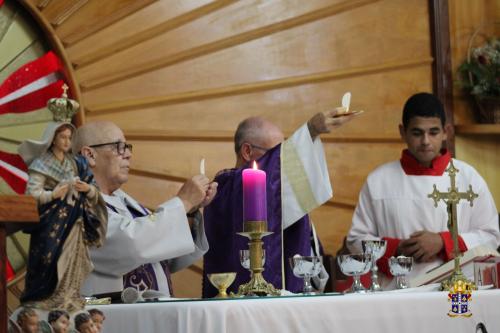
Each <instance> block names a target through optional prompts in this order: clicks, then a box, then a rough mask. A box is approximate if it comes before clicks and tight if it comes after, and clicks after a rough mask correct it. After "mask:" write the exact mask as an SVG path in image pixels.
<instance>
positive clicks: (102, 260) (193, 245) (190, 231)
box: [73, 122, 217, 296]
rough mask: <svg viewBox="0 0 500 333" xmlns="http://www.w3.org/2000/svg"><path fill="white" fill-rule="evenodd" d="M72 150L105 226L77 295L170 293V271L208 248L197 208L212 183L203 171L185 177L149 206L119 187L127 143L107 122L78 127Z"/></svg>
mask: <svg viewBox="0 0 500 333" xmlns="http://www.w3.org/2000/svg"><path fill="white" fill-rule="evenodd" d="M73 151H74V152H75V153H80V154H82V155H83V156H84V157H85V158H86V159H87V160H88V162H89V165H90V168H91V169H92V172H93V173H94V176H95V180H96V183H97V185H98V187H99V190H100V191H101V193H102V196H103V198H104V200H105V202H106V206H107V211H108V230H107V233H106V239H105V242H104V245H103V246H102V247H101V248H99V249H97V250H95V251H91V259H92V261H93V263H94V266H95V269H94V271H93V272H92V273H91V275H90V276H89V277H88V278H87V279H86V281H85V282H84V286H83V287H82V294H83V295H88V296H90V295H96V294H106V293H112V292H120V291H122V290H123V289H124V288H127V287H133V288H137V289H139V290H144V289H153V290H158V291H160V292H162V293H163V294H165V295H173V291H172V285H171V281H170V273H172V272H175V271H178V270H180V269H182V268H184V267H187V266H189V265H190V264H191V263H193V262H194V261H196V260H198V259H199V258H201V257H202V256H203V254H204V253H205V252H206V251H207V249H208V243H207V239H206V236H205V231H204V227H203V223H202V216H201V213H200V212H199V208H201V207H204V206H206V205H208V204H209V203H210V202H211V201H212V199H213V197H214V196H215V193H216V192H217V183H214V182H210V181H209V179H208V178H207V177H206V176H204V175H197V176H194V177H192V178H191V179H189V180H188V181H187V182H186V183H185V184H184V185H183V186H182V187H181V189H180V190H179V192H178V193H177V196H175V197H174V198H171V199H169V200H167V201H165V202H164V203H163V204H161V205H159V207H158V208H157V209H156V210H155V211H154V212H151V211H149V210H148V209H146V208H145V207H143V206H142V205H141V204H140V203H139V202H137V201H136V200H135V199H134V198H132V197H131V196H130V195H128V194H127V193H125V192H124V191H123V190H121V189H120V187H121V186H122V185H123V184H125V183H126V182H127V180H128V173H129V166H130V159H131V157H132V145H131V144H129V143H127V142H126V140H125V136H124V134H123V132H122V131H121V129H120V128H118V126H116V125H115V124H113V123H111V122H91V123H87V124H85V125H83V126H82V127H80V128H79V129H78V130H77V132H76V134H75V138H74V140H73Z"/></svg>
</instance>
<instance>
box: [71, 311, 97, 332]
mask: <svg viewBox="0 0 500 333" xmlns="http://www.w3.org/2000/svg"><path fill="white" fill-rule="evenodd" d="M75 328H76V330H77V331H78V332H79V333H98V331H97V327H96V326H95V325H94V322H93V321H92V318H91V317H90V314H88V313H87V312H82V313H79V314H78V315H76V317H75Z"/></svg>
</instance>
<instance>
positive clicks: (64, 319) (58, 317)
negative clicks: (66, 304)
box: [48, 310, 70, 333]
mask: <svg viewBox="0 0 500 333" xmlns="http://www.w3.org/2000/svg"><path fill="white" fill-rule="evenodd" d="M48 321H49V324H50V326H52V329H53V330H54V333H67V332H69V324H70V321H69V314H68V313H67V312H66V311H64V310H52V311H50V312H49V318H48Z"/></svg>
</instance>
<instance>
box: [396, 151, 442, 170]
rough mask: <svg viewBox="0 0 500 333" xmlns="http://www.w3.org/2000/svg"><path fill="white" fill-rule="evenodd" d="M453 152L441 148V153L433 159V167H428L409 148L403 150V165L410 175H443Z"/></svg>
mask: <svg viewBox="0 0 500 333" xmlns="http://www.w3.org/2000/svg"><path fill="white" fill-rule="evenodd" d="M450 159H451V154H450V152H449V151H448V150H446V149H441V155H439V156H437V157H436V158H434V159H433V160H432V163H431V167H430V168H428V167H426V166H423V165H422V164H420V163H419V162H418V161H417V159H416V158H415V157H413V155H412V154H411V153H410V151H409V150H408V149H405V150H403V153H402V154H401V159H400V162H401V167H402V168H403V170H404V172H405V173H406V174H407V175H409V176H441V175H443V173H444V171H445V170H446V167H447V166H448V163H450Z"/></svg>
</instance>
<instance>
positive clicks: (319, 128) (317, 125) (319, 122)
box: [307, 110, 360, 140]
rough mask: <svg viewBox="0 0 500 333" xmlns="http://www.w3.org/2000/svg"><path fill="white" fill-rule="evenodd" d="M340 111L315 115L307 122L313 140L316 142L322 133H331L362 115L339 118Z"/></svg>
mask: <svg viewBox="0 0 500 333" xmlns="http://www.w3.org/2000/svg"><path fill="white" fill-rule="evenodd" d="M340 112H341V111H340V110H332V111H324V112H320V113H317V114H315V115H314V116H313V117H312V118H311V119H309V121H308V122H307V127H308V129H309V133H310V134H311V138H312V139H313V140H314V139H315V138H316V137H317V136H318V135H320V134H322V133H330V131H331V130H332V129H333V128H335V127H340V126H342V125H343V124H345V123H347V122H348V121H350V120H352V119H353V118H354V117H356V115H358V114H360V113H351V114H350V115H345V116H342V117H339V116H338V115H339V113H340Z"/></svg>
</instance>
